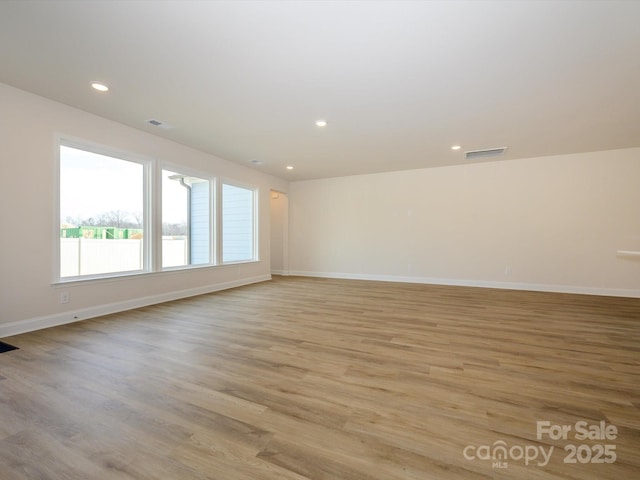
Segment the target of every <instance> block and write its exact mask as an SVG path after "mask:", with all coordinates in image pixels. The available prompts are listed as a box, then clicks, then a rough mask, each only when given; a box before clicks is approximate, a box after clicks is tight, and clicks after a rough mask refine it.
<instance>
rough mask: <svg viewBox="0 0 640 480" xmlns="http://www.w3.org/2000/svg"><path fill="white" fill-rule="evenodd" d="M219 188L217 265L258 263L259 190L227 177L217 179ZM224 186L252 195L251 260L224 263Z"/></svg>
mask: <svg viewBox="0 0 640 480" xmlns="http://www.w3.org/2000/svg"><path fill="white" fill-rule="evenodd" d="M218 184H219V187H218V192H219V199H218V208H219V212H218V213H219V218H220V222H219V230H220V232H219V233H220V235H219V237H220V238H219V243H218V255H219V258H218V262H219V265H236V264H242V263H253V262H259V261H260V248H259V245H258V243H259V238H260V235H259V233H258V228H259V221H258V219H259V199H260V188H259V187H257V186H255V185H249V184H247V183H243V182H238V181H236V180H232V179H230V178H227V177H222V178H220V179H219V181H218ZM224 185H229V186H231V187H237V188H244V189H246V190H251V192H252V195H253V202H252V208H253V212H252V217H253V218H252V224H251V228H252V247H253V248H252V252H251V253H252V257H251V259H246V260H232V261H227V262H225V261H224V259H223V258H224V242H223V235H224V231H223V230H224V221H223V209H224V199H223V193H222V192H223V189H224Z"/></svg>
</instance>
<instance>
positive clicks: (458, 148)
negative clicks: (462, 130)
mask: <svg viewBox="0 0 640 480" xmlns="http://www.w3.org/2000/svg"><path fill="white" fill-rule="evenodd" d="M461 148H462V147H461V146H460V145H454V146H453V147H451V150H460V149H461Z"/></svg>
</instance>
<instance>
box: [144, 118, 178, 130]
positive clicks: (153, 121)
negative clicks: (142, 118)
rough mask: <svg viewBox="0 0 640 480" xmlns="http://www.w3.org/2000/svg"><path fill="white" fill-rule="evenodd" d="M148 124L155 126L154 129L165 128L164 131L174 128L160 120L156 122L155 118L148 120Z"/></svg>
mask: <svg viewBox="0 0 640 480" xmlns="http://www.w3.org/2000/svg"><path fill="white" fill-rule="evenodd" d="M147 123H148V124H149V125H153V126H154V127H159V128H164V129H169V128H173V127H172V126H171V125H169V124H168V123H164V122H161V121H160V120H156V119H155V118H151V119H149V120H147Z"/></svg>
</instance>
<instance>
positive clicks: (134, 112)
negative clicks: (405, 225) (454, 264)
mask: <svg viewBox="0 0 640 480" xmlns="http://www.w3.org/2000/svg"><path fill="white" fill-rule="evenodd" d="M639 25H640V2H638V1H635V2H632V1H627V2H624V1H613V0H609V1H583V2H572V1H491V2H483V1H467V2H457V1H447V2H437V1H424V2H420V1H411V2H404V1H388V2H384V1H375V2H372V1H335V2H332V1H215V2H214V1H186V0H185V1H176V2H171V1H121V2H116V1H111V0H109V1H83V2H80V1H57V0H48V1H41V2H33V1H25V0H21V1H7V0H3V1H0V82H3V83H6V84H9V85H13V86H15V87H18V88H21V89H24V90H28V91H31V92H34V93H36V94H39V95H42V96H44V97H48V98H51V99H54V100H57V101H59V102H62V103H66V104H69V105H72V106H75V107H78V108H80V109H83V110H86V111H88V112H92V113H95V114H97V115H101V116H103V117H106V118H110V119H113V120H116V121H118V122H122V123H124V124H127V125H130V126H132V127H135V128H139V129H141V130H146V131H148V132H151V133H154V134H157V135H160V136H162V137H166V138H170V139H173V140H175V141H178V142H181V143H184V144H186V145H190V146H193V147H195V148H198V149H201V150H204V151H206V152H209V153H212V154H215V155H218V156H220V157H223V158H226V159H228V160H232V161H236V162H239V163H242V164H244V165H247V166H251V167H252V168H256V169H258V170H261V171H264V172H268V173H271V174H274V175H277V176H279V177H283V178H288V179H292V180H299V179H310V178H321V177H332V176H342V175H352V174H358V173H372V172H381V171H392V170H403V169H413V168H423V167H432V166H441V165H451V164H458V163H464V162H465V159H464V153H463V152H464V150H472V149H483V148H491V147H502V146H508V147H509V149H508V150H507V154H506V155H505V158H507V159H509V158H523V157H537V156H546V155H554V154H563V153H573V152H584V151H595V150H606V149H613V148H625V147H636V146H640V27H639ZM94 80H100V81H103V82H105V83H106V84H108V85H109V86H110V88H111V90H110V91H109V92H108V93H106V94H100V93H97V92H95V91H93V90H92V89H91V88H90V87H89V84H90V82H91V81H94ZM0 113H1V110H0ZM150 118H154V119H159V120H161V121H164V122H166V123H168V124H170V125H173V127H174V128H172V129H169V130H162V129H158V128H157V127H152V126H150V125H147V124H146V123H145V121H146V120H147V119H150ZM320 118H323V119H326V120H327V121H328V122H329V124H328V126H326V127H324V128H319V127H316V126H315V124H314V122H315V120H317V119H320ZM453 144H460V145H462V150H460V151H458V152H454V151H452V150H451V149H450V147H451V145H453ZM251 160H260V161H262V162H263V165H258V166H253V165H252V164H251V163H250V161H251ZM289 164H290V165H294V166H295V169H294V170H292V171H287V170H285V166H286V165H289Z"/></svg>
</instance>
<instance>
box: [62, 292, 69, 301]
mask: <svg viewBox="0 0 640 480" xmlns="http://www.w3.org/2000/svg"><path fill="white" fill-rule="evenodd" d="M60 303H69V292H62V293H60Z"/></svg>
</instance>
